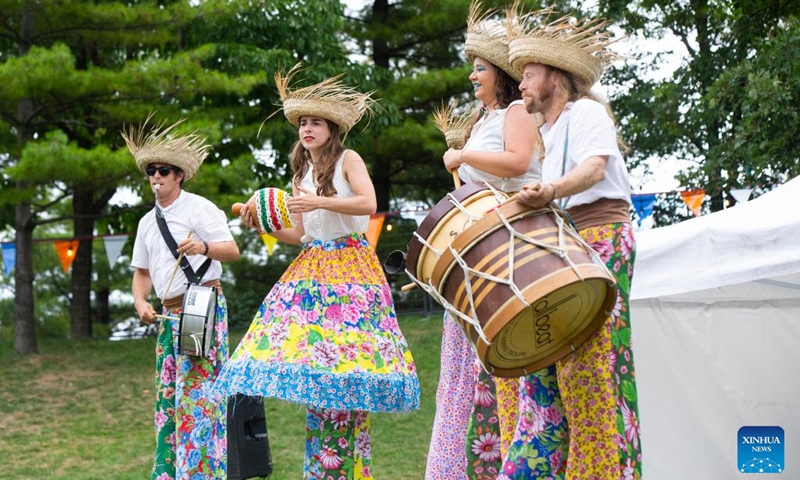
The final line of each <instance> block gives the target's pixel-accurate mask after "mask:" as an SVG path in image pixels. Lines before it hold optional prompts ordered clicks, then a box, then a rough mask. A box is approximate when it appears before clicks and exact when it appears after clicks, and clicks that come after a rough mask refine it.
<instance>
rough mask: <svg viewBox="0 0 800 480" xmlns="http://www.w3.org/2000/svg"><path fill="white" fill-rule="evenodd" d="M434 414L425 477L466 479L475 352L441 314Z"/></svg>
mask: <svg viewBox="0 0 800 480" xmlns="http://www.w3.org/2000/svg"><path fill="white" fill-rule="evenodd" d="M443 320H444V326H443V329H442V347H441V368H440V370H439V385H438V387H437V388H436V416H435V417H434V420H433V431H432V432H431V445H430V449H429V450H428V462H427V465H426V466H425V478H426V480H452V479H457V478H465V477H466V474H467V473H466V472H467V449H466V445H467V426H468V425H469V419H470V415H471V414H472V404H473V398H474V395H475V385H476V375H475V373H474V370H473V364H474V362H475V354H474V353H473V352H472V347H470V344H469V340H467V337H466V336H465V335H464V333H463V331H462V330H461V327H459V326H458V324H457V323H456V322H455V320H453V319H452V318H451V317H450V315H449V314H447V313H445V314H444V318H443Z"/></svg>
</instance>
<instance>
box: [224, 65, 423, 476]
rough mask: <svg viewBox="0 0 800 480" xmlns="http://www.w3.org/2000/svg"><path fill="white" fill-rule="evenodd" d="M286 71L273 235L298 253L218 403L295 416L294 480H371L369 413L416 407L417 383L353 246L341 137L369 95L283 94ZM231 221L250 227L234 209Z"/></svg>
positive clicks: (354, 218) (362, 203) (367, 192)
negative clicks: (288, 183) (282, 202)
mask: <svg viewBox="0 0 800 480" xmlns="http://www.w3.org/2000/svg"><path fill="white" fill-rule="evenodd" d="M296 71H297V67H295V68H294V69H292V70H291V71H289V73H288V74H287V75H285V76H284V75H282V74H281V73H278V74H277V75H276V77H275V79H276V83H277V85H278V92H279V94H280V96H281V99H282V100H283V111H284V114H285V115H286V117H287V119H288V120H289V121H290V122H291V123H292V124H294V125H295V126H297V127H298V134H299V141H298V142H297V144H296V145H295V147H294V149H293V151H292V155H291V165H292V170H293V172H294V178H293V194H294V195H293V198H291V199H290V200H289V201H288V207H289V210H290V212H291V213H292V215H293V216H294V218H295V219H299V220H301V221H300V222H298V223H297V225H296V226H295V227H294V228H289V229H284V230H280V231H278V232H274V235H275V236H276V237H278V238H279V239H280V240H282V241H284V242H288V243H295V244H301V245H302V246H303V250H302V252H301V253H300V255H299V256H298V257H297V258H296V259H295V260H294V261H293V262H292V264H291V265H290V266H289V268H288V269H287V270H286V272H285V273H284V274H283V276H282V277H281V278H280V280H279V281H278V282H277V283H276V284H275V286H274V287H273V288H272V290H271V291H270V292H269V294H268V295H267V296H266V298H265V299H264V302H263V303H262V304H261V307H260V308H259V310H258V312H257V313H256V316H255V318H254V319H253V323H252V325H251V326H250V329H249V331H248V332H247V334H246V335H245V337H244V338H243V339H242V341H241V343H240V344H239V346H238V347H237V348H236V351H235V352H234V353H233V355H232V357H231V360H230V361H229V362H228V364H227V365H226V367H225V368H224V369H223V371H222V373H221V374H220V376H219V378H218V380H217V382H216V384H215V390H216V391H218V392H220V393H221V394H223V395H224V396H230V395H235V394H237V393H243V394H246V395H255V396H264V397H275V398H280V399H283V400H288V401H292V402H296V403H300V404H303V405H306V406H307V407H308V411H307V421H306V448H305V460H304V465H303V472H304V478H307V479H322V478H325V479H327V478H335V479H339V478H347V479H368V478H372V456H371V446H370V445H371V444H370V415H369V412H408V411H411V410H414V409H417V408H419V380H418V378H417V374H416V370H415V366H414V361H413V359H412V357H411V352H410V351H409V349H408V345H407V344H406V341H405V338H404V337H403V334H402V332H401V331H400V328H399V326H398V323H397V316H396V315H395V311H394V304H393V302H392V297H391V291H390V289H389V286H388V284H387V282H386V277H385V276H384V274H383V270H382V268H381V265H380V262H379V261H378V258H377V257H376V255H375V252H374V251H373V250H372V249H371V248H370V247H369V244H368V243H367V240H366V239H365V237H364V232H365V231H366V228H367V224H368V221H369V215H370V214H372V213H374V212H375V209H376V204H377V202H376V198H375V190H374V187H373V185H372V181H371V180H370V177H369V173H368V172H367V168H366V165H365V164H364V161H363V160H362V159H361V157H360V156H359V154H358V153H356V152H355V151H353V150H349V149H345V148H344V146H343V145H342V141H341V139H340V137H339V136H340V134H343V133H346V132H347V131H348V130H349V129H350V128H351V127H352V126H353V125H355V124H356V123H357V122H358V120H359V119H361V117H362V116H363V115H364V114H365V113H367V112H370V111H371V110H370V105H371V103H372V100H371V99H370V96H369V94H361V93H359V92H357V91H355V90H353V89H352V88H349V87H346V86H345V85H343V84H342V83H341V82H340V81H339V79H338V77H334V78H331V79H328V80H325V81H323V82H321V83H319V84H316V85H313V86H310V87H305V88H300V89H296V90H294V91H289V90H288V84H289V81H290V79H291V77H292V76H293V74H294V73H295V72H296ZM242 220H243V222H244V223H245V224H246V225H251V226H253V219H252V218H251V217H250V215H249V213H248V212H247V209H243V213H242Z"/></svg>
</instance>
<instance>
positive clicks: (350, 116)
mask: <svg viewBox="0 0 800 480" xmlns="http://www.w3.org/2000/svg"><path fill="white" fill-rule="evenodd" d="M283 113H284V115H286V118H287V119H288V120H289V121H290V122H292V124H294V125H295V126H299V125H300V117H302V116H308V117H320V118H324V119H326V120H330V121H331V122H333V123H335V124H336V125H338V126H339V130H341V132H342V133H344V132H347V131H349V130H350V129H351V128H353V125H355V124H356V122H358V120H359V118H360V115H358V114H357V112H355V111H351V110H349V109H347V108H344V105H343V104H342V103H341V102H335V101H330V100H325V99H321V98H320V99H313V100H312V99H299V98H287V99H286V100H284V101H283Z"/></svg>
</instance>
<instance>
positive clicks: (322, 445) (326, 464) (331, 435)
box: [303, 408, 372, 480]
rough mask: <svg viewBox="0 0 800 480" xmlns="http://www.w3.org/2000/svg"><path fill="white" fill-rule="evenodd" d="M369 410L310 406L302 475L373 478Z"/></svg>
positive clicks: (353, 479) (323, 478) (352, 479)
mask: <svg viewBox="0 0 800 480" xmlns="http://www.w3.org/2000/svg"><path fill="white" fill-rule="evenodd" d="M369 421H370V415H369V412H365V411H363V410H351V411H347V410H330V409H317V408H309V409H308V413H307V414H306V453H305V459H304V465H303V478H304V479H318V480H327V479H335V480H340V479H341V480H356V479H358V480H366V479H371V478H372V451H371V441H370V432H369Z"/></svg>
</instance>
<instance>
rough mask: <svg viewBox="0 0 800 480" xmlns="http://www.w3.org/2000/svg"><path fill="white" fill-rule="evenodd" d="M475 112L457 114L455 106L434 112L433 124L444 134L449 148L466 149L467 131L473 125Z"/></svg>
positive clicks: (443, 107)
mask: <svg viewBox="0 0 800 480" xmlns="http://www.w3.org/2000/svg"><path fill="white" fill-rule="evenodd" d="M472 117H473V112H471V111H466V112H464V113H462V114H460V115H459V114H456V113H455V109H454V107H453V105H448V106H446V107H445V106H444V105H442V107H441V108H437V109H435V110H434V111H433V124H434V125H436V128H438V129H439V131H440V132H442V133H443V134H444V139H445V142H447V146H448V147H449V148H455V149H461V148H464V143H465V139H466V138H467V130H468V129H469V127H470V125H471V124H472V120H473V118H472Z"/></svg>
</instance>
